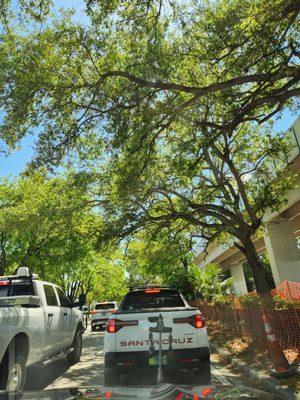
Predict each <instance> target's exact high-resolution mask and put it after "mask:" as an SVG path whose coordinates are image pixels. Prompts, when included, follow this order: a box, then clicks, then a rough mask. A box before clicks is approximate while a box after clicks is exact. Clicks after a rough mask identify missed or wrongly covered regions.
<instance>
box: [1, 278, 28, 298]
mask: <svg viewBox="0 0 300 400" xmlns="http://www.w3.org/2000/svg"><path fill="white" fill-rule="evenodd" d="M34 295H35V293H34V288H33V285H32V283H31V282H30V281H28V280H24V281H23V280H21V279H20V280H11V281H10V280H4V279H3V280H0V297H11V296H34Z"/></svg>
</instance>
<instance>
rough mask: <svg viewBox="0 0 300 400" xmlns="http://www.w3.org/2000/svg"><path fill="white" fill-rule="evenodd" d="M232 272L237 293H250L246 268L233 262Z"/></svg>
mask: <svg viewBox="0 0 300 400" xmlns="http://www.w3.org/2000/svg"><path fill="white" fill-rule="evenodd" d="M230 274H231V276H232V278H233V281H234V282H233V284H234V289H235V293H236V294H245V293H248V290H247V285H246V280H245V275H244V270H243V266H242V264H232V265H231V266H230Z"/></svg>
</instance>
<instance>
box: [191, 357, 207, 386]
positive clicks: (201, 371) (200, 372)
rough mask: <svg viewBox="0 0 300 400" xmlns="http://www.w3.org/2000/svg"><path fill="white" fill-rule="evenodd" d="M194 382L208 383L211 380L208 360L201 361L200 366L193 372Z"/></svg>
mask: <svg viewBox="0 0 300 400" xmlns="http://www.w3.org/2000/svg"><path fill="white" fill-rule="evenodd" d="M194 377H195V382H194V383H195V384H197V385H199V384H201V385H209V384H210V380H211V374H210V362H209V361H208V362H206V363H201V366H200V367H199V368H198V369H197V371H195V372H194Z"/></svg>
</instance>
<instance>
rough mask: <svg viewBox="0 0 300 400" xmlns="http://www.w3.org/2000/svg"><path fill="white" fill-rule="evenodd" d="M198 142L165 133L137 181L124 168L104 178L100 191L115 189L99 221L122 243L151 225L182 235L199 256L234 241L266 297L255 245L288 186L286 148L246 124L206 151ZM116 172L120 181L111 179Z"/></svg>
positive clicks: (197, 138)
mask: <svg viewBox="0 0 300 400" xmlns="http://www.w3.org/2000/svg"><path fill="white" fill-rule="evenodd" d="M202 140H203V137H202V135H198V132H197V131H196V132H194V135H193V137H192V138H191V137H190V130H188V129H186V131H184V130H183V129H182V130H181V135H180V140H178V141H177V140H176V139H175V138H174V136H173V135H170V137H169V138H168V139H167V140H165V141H164V142H163V146H161V147H160V148H157V150H156V152H155V160H153V162H152V163H151V164H149V165H148V168H147V171H145V172H144V173H143V174H140V175H139V176H138V177H136V179H135V180H134V179H133V174H132V172H131V171H132V170H131V169H127V170H126V168H124V164H122V162H120V165H119V166H118V167H116V169H115V171H114V174H115V179H114V178H112V177H111V176H109V175H108V174H107V175H106V176H105V178H104V179H105V180H104V185H107V184H108V183H107V179H108V180H110V181H112V182H114V183H115V184H114V186H113V187H111V193H112V194H110V195H107V196H106V197H105V198H106V200H107V204H109V206H107V208H106V216H105V217H103V218H104V219H105V220H106V221H108V224H109V225H108V227H109V234H110V235H119V236H120V237H124V236H126V235H128V234H130V233H131V232H134V231H135V230H140V229H142V228H144V229H145V228H147V229H149V228H150V227H151V226H152V227H156V229H159V228H160V229H169V230H173V231H177V230H182V231H184V230H185V231H187V232H191V235H192V236H193V237H194V238H197V237H198V238H200V243H201V244H202V245H203V248H204V251H205V250H206V247H207V244H209V243H210V242H212V241H216V240H220V241H221V242H223V243H224V242H226V241H230V242H231V241H232V238H234V244H235V246H236V247H237V248H238V249H239V250H240V251H241V252H242V253H243V254H244V255H245V256H246V259H247V262H248V264H249V266H250V267H251V269H252V271H253V276H254V281H255V284H256V289H257V291H258V292H266V291H268V290H269V286H268V283H267V280H266V276H265V271H264V266H263V263H262V261H261V259H260V258H259V256H258V254H257V252H256V249H255V247H254V244H253V242H252V239H253V237H254V236H255V235H257V234H258V233H259V230H260V229H261V227H262V217H263V214H264V213H265V211H266V210H276V209H279V208H280V206H281V205H282V203H283V202H284V201H285V200H284V193H285V191H286V190H287V189H289V188H291V187H293V184H294V183H293V182H294V179H293V176H292V175H291V174H290V173H289V171H288V170H287V169H286V168H285V167H284V165H285V159H286V157H284V154H286V153H288V150H289V147H288V145H286V144H285V140H284V138H281V137H280V136H271V135H269V134H267V133H265V134H264V135H261V130H259V129H253V127H251V126H249V125H245V126H242V127H241V128H240V129H239V130H238V131H236V132H235V134H234V136H229V135H228V134H226V132H223V135H222V137H219V138H218V139H217V140H215V141H214V142H213V143H212V144H211V146H210V147H209V148H208V149H205V150H204V151H203V150H202V149H203V147H202V146H201V141H202ZM282 152H284V153H282ZM199 153H200V155H199ZM124 159H125V163H126V165H128V160H127V159H126V157H124ZM273 160H276V163H277V164H276V168H275V166H274V163H273ZM280 160H282V161H281V162H280ZM135 165H136V160H132V167H134V166H135ZM135 168H136V166H135ZM121 171H122V172H123V176H122V178H118V179H116V177H119V176H120V174H121ZM124 171H126V173H124ZM125 188H126V189H125ZM104 208H105V206H104ZM112 227H113V228H112Z"/></svg>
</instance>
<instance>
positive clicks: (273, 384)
mask: <svg viewBox="0 0 300 400" xmlns="http://www.w3.org/2000/svg"><path fill="white" fill-rule="evenodd" d="M210 348H211V350H212V351H213V352H215V353H218V354H219V355H220V356H221V357H222V358H225V360H226V361H228V362H229V363H230V364H232V365H234V366H235V367H236V368H237V369H238V370H239V371H240V372H241V373H242V374H243V375H244V376H246V377H247V378H249V379H251V380H252V381H255V382H257V383H259V384H260V386H261V387H262V388H263V389H265V390H266V391H268V392H271V393H274V394H277V395H278V396H281V397H283V398H285V399H287V400H300V395H297V394H296V393H295V392H293V391H292V390H291V389H288V388H283V387H282V386H281V385H280V382H279V381H278V380H277V379H275V378H272V377H271V376H269V375H267V374H264V373H263V372H260V371H257V370H255V369H253V368H250V367H249V366H248V365H247V364H246V363H245V362H243V361H240V360H238V359H237V358H235V357H233V356H232V355H231V354H230V353H229V351H227V350H222V349H220V348H219V347H217V346H216V345H215V344H214V343H210Z"/></svg>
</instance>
